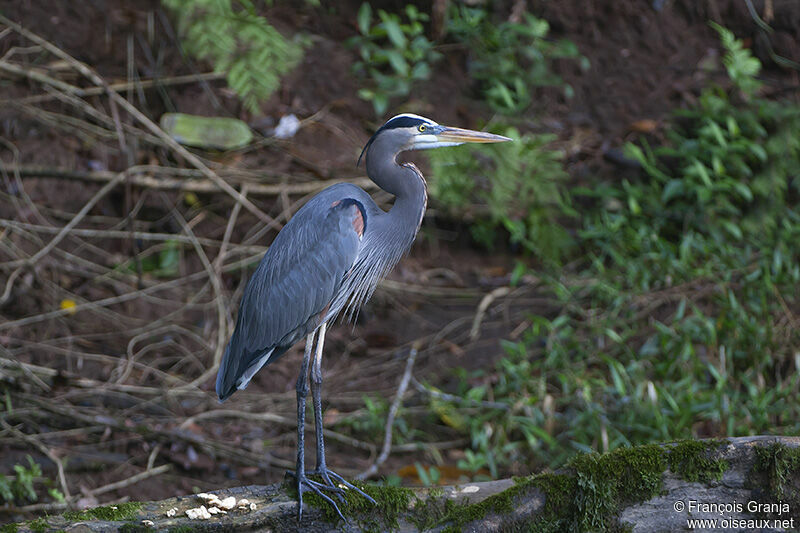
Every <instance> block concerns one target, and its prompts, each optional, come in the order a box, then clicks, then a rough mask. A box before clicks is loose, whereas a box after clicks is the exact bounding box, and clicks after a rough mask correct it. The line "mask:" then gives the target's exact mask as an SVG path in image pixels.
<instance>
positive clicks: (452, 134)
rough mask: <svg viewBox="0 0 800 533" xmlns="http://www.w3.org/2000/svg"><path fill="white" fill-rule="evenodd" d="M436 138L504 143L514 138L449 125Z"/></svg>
mask: <svg viewBox="0 0 800 533" xmlns="http://www.w3.org/2000/svg"><path fill="white" fill-rule="evenodd" d="M436 139H437V140H438V141H440V142H446V143H502V142H506V141H513V140H514V139H510V138H508V137H503V136H502V135H495V134H494V133H487V132H485V131H473V130H465V129H462V128H450V127H447V126H444V129H443V130H442V131H439V132H437V133H436Z"/></svg>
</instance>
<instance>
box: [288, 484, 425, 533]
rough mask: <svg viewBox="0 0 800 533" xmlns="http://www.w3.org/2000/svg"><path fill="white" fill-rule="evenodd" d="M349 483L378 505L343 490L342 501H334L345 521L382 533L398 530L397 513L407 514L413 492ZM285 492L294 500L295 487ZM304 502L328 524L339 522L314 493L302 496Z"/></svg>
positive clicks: (398, 514) (295, 495)
mask: <svg viewBox="0 0 800 533" xmlns="http://www.w3.org/2000/svg"><path fill="white" fill-rule="evenodd" d="M351 483H353V485H355V486H356V487H358V488H360V489H361V490H363V491H364V492H365V493H367V494H368V495H369V496H371V497H372V498H373V499H374V500H375V501H376V502H377V505H373V504H372V503H370V502H369V501H368V500H367V499H366V498H364V497H363V496H361V495H360V494H358V493H357V492H355V491H353V490H346V491H345V492H344V501H343V502H338V501H337V505H338V506H339V510H340V511H341V512H342V514H343V515H344V516H345V518H348V519H350V518H352V519H354V520H356V521H358V522H359V524H360V525H361V526H362V528H363V529H366V530H375V531H382V530H385V529H386V528H397V527H398V521H397V520H398V518H399V516H400V513H402V512H404V511H406V510H408V508H409V505H411V501H412V499H413V498H414V492H413V491H411V490H410V489H406V488H403V487H388V486H379V485H368V484H364V483H358V482H357V481H352V482H351ZM287 492H288V493H289V494H290V495H291V496H293V497H295V498H296V497H297V488H296V487H295V486H294V483H291V484H290V485H289V487H288V488H287ZM303 500H304V501H305V502H306V503H308V504H309V505H311V506H313V507H316V508H317V509H320V510H321V511H322V516H323V519H324V520H325V521H327V522H331V523H336V522H338V521H339V515H338V514H336V510H335V509H334V508H333V507H332V506H331V505H330V504H329V503H328V502H326V501H325V500H323V499H322V498H321V497H320V496H319V495H317V494H315V493H313V492H306V493H304V494H303ZM334 500H336V498H334Z"/></svg>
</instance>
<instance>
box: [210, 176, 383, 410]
mask: <svg viewBox="0 0 800 533" xmlns="http://www.w3.org/2000/svg"><path fill="white" fill-rule="evenodd" d="M345 190H347V189H345ZM359 191H360V189H359ZM342 192H344V191H343V190H342V188H340V187H338V188H329V189H326V190H325V191H322V192H321V193H320V194H319V195H317V196H315V197H314V198H312V199H311V200H310V201H309V202H308V203H307V204H306V205H304V206H303V207H302V208H301V209H300V210H299V211H298V212H297V213H296V214H295V216H293V217H292V219H291V220H290V221H289V223H288V224H286V226H285V227H284V228H283V229H282V230H281V232H280V233H279V234H278V236H277V237H276V238H275V240H274V242H273V243H272V245H271V246H270V247H269V249H268V250H267V252H266V254H264V257H263V258H262V259H261V262H260V263H259V265H258V268H257V269H256V271H255V273H254V274H253V276H252V277H251V278H250V281H249V282H248V283H247V287H246V288H245V291H244V296H243V298H242V303H241V305H240V307H239V316H238V318H237V321H236V329H235V330H234V332H233V335H232V336H231V340H230V342H229V343H228V346H227V347H226V349H225V354H224V356H223V358H222V363H221V365H220V368H219V372H218V374H217V386H216V389H217V395H218V396H219V398H220V400H225V399H226V398H227V397H228V396H230V395H231V394H233V393H234V392H235V391H236V389H243V388H244V387H246V386H247V383H248V382H249V381H250V379H251V378H252V377H253V375H254V374H255V373H256V372H257V371H258V370H259V369H260V368H261V367H262V366H264V365H266V364H269V363H271V362H272V361H275V360H276V359H277V358H278V357H280V356H281V355H282V354H283V353H284V352H286V350H288V349H289V348H290V347H291V346H292V345H293V344H294V343H295V342H297V341H299V340H301V339H302V338H304V337H305V336H306V335H308V334H309V333H310V332H311V331H313V330H314V329H316V328H317V327H318V326H319V325H320V323H321V321H322V319H323V318H324V316H325V314H326V313H327V312H328V306H329V305H330V303H331V301H332V300H333V299H334V297H335V296H336V295H337V293H338V291H339V290H340V288H341V286H342V281H343V279H344V277H345V275H346V274H347V273H348V271H349V270H350V269H351V268H352V266H353V264H354V263H355V262H356V260H357V258H358V254H359V251H360V249H361V242H362V240H361V239H362V236H363V233H364V230H365V228H366V224H367V217H368V215H367V211H366V210H365V208H364V205H363V204H362V202H360V201H358V200H356V199H354V198H348V197H345V198H343V197H342ZM360 192H362V193H363V191H360ZM364 194H366V193H364Z"/></svg>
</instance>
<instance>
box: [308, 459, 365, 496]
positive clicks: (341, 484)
mask: <svg viewBox="0 0 800 533" xmlns="http://www.w3.org/2000/svg"><path fill="white" fill-rule="evenodd" d="M310 473H311V474H312V475H315V476H319V477H321V478H322V480H323V481H324V482H325V483H326V484H327V485H328V486H329V487H333V488H335V489H338V490H339V492H340V494H341V492H343V489H347V490H354V491H356V492H357V493H358V494H360V495H361V496H363V497H364V498H366V499H367V500H369V502H370V503H371V504H372V505H378V502H376V501H375V500H374V499H373V498H372V497H371V496H370V495H369V494H367V493H366V492H364V491H363V490H361V489H359V488H358V487H356V486H355V485H353V484H352V483H350V482H349V481H347V480H346V479H345V478H343V477H342V476H340V475H339V474H337V473H336V472H334V471H333V470H329V469H328V467H327V466H323V467H322V468H320V467H317V468H316V469H315V470H314V471H312V472H310ZM331 477H332V478H334V479H335V480H336V482H337V484H336V485H334V483H333V482H332V481H331Z"/></svg>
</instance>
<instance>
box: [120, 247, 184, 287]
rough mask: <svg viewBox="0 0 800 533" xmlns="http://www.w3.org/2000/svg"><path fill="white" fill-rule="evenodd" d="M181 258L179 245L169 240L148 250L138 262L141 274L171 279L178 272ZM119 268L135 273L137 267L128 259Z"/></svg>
mask: <svg viewBox="0 0 800 533" xmlns="http://www.w3.org/2000/svg"><path fill="white" fill-rule="evenodd" d="M181 257H182V254H181V243H180V242H178V241H174V240H169V241H166V242H164V243H163V244H161V245H159V246H153V247H151V248H149V249H148V250H146V251H145V252H144V253H143V254H142V255H140V256H139V260H140V265H141V268H142V272H145V273H148V274H151V275H153V276H156V277H165V278H171V277H175V276H177V275H178V274H179V272H180V266H181ZM120 268H125V269H127V270H129V271H131V272H136V269H137V266H136V263H135V261H134V260H133V259H129V260H128V261H126V262H125V263H123V264H122V265H121V267H120Z"/></svg>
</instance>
